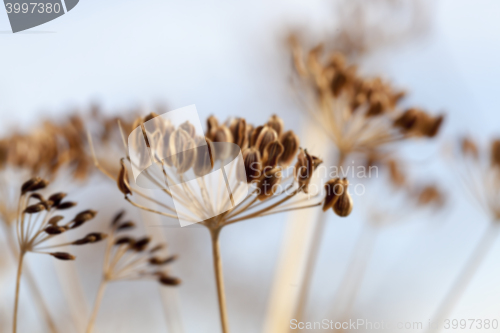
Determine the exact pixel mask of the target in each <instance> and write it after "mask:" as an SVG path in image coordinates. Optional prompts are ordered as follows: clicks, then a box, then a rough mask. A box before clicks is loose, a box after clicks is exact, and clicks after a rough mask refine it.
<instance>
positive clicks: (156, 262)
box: [86, 212, 180, 333]
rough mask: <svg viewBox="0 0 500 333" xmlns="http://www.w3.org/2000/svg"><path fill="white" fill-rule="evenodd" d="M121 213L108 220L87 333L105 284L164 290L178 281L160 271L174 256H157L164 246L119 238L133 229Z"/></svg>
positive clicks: (91, 324)
mask: <svg viewBox="0 0 500 333" xmlns="http://www.w3.org/2000/svg"><path fill="white" fill-rule="evenodd" d="M123 215H124V212H120V213H118V214H117V215H116V216H115V217H114V218H113V220H112V222H111V225H110V232H109V237H108V244H107V246H106V252H105V255H104V264H103V275H102V281H101V284H100V286H99V290H98V292H97V296H96V300H95V304H94V309H93V311H92V314H91V316H90V319H89V323H88V326H87V331H86V332H87V333H91V332H92V331H93V328H94V323H95V320H96V318H97V314H98V311H99V306H100V304H101V301H102V298H103V296H104V291H105V289H106V286H107V284H108V283H110V282H113V281H124V280H155V281H158V282H159V283H160V284H162V285H165V286H177V285H179V284H180V280H179V279H178V278H175V277H172V276H171V275H170V274H169V273H168V271H167V270H166V269H165V268H164V267H165V266H166V265H168V264H170V263H172V262H174V261H175V260H176V258H177V256H175V255H174V256H163V257H162V256H161V255H160V253H161V252H162V251H163V250H164V249H165V248H166V244H157V245H154V246H151V244H150V243H151V242H150V238H149V237H142V238H133V237H131V236H127V235H123V232H124V231H129V230H131V229H134V228H135V224H134V223H133V222H131V221H122V217H123Z"/></svg>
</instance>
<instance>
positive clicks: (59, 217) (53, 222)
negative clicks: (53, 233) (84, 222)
mask: <svg viewBox="0 0 500 333" xmlns="http://www.w3.org/2000/svg"><path fill="white" fill-rule="evenodd" d="M62 219H64V216H62V215H56V216H53V217H51V218H50V220H49V222H48V224H50V225H57V223H59V221H61V220H62Z"/></svg>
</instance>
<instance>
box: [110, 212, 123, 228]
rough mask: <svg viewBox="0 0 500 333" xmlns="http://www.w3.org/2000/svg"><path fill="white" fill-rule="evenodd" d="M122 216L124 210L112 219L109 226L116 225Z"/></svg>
mask: <svg viewBox="0 0 500 333" xmlns="http://www.w3.org/2000/svg"><path fill="white" fill-rule="evenodd" d="M123 215H125V211H124V210H121V211H119V212H118V213H117V214H116V215H115V216H114V217H113V220H112V221H111V225H112V226H113V225H115V224H117V223H118V222H119V221H120V220H121V219H122V217H123Z"/></svg>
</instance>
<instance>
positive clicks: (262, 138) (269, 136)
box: [255, 125, 278, 156]
mask: <svg viewBox="0 0 500 333" xmlns="http://www.w3.org/2000/svg"><path fill="white" fill-rule="evenodd" d="M276 140H278V134H277V133H276V131H275V130H274V129H272V128H271V127H270V126H267V125H266V126H264V128H262V131H260V133H259V136H258V137H257V140H256V141H255V148H257V149H258V150H259V152H260V155H261V156H264V149H265V148H266V146H267V145H268V144H270V143H272V142H274V141H276Z"/></svg>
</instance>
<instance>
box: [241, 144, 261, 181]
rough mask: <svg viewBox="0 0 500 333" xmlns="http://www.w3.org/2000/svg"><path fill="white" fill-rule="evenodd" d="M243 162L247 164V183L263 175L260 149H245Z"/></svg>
mask: <svg viewBox="0 0 500 333" xmlns="http://www.w3.org/2000/svg"><path fill="white" fill-rule="evenodd" d="M243 163H244V165H245V173H246V176H247V183H251V182H253V181H257V180H259V178H260V177H261V175H262V163H261V161H260V153H259V151H258V150H257V149H256V148H247V149H245V150H244V151H243Z"/></svg>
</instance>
